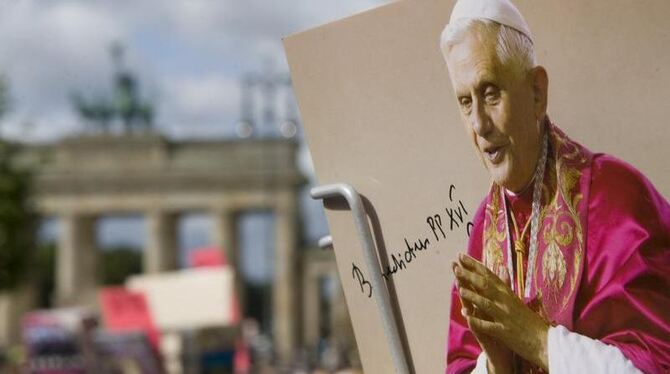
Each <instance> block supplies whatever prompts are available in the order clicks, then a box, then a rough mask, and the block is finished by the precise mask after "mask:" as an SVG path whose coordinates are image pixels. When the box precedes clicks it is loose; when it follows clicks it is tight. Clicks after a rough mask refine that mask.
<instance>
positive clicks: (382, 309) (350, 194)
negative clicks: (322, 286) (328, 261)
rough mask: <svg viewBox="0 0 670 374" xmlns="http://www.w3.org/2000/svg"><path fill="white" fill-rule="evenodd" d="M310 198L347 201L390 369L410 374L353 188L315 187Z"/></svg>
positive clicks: (325, 242)
mask: <svg viewBox="0 0 670 374" xmlns="http://www.w3.org/2000/svg"><path fill="white" fill-rule="evenodd" d="M310 194H311V195H312V198H314V199H327V198H332V197H336V196H339V197H343V198H344V199H346V200H347V203H348V204H349V207H350V208H351V212H352V213H353V215H354V222H355V224H356V231H357V232H358V239H359V240H360V242H361V245H362V247H363V255H364V256H365V262H366V265H367V268H368V269H367V270H368V273H369V274H370V283H371V284H372V289H373V290H374V294H375V301H376V302H377V308H378V310H379V314H380V315H381V318H382V324H383V326H384V334H385V335H386V341H387V343H388V345H389V348H390V349H391V357H392V358H393V365H394V366H395V368H396V373H399V374H409V369H408V366H407V358H406V357H405V353H404V351H403V349H402V344H401V342H400V335H399V333H398V324H397V323H396V320H395V316H394V314H393V309H392V308H391V302H390V298H389V293H388V290H387V288H386V285H385V284H384V281H383V280H382V273H381V269H380V266H379V260H378V259H377V251H376V250H375V245H374V242H373V240H372V232H371V231H370V226H369V225H368V220H367V215H366V213H365V208H364V206H363V201H362V200H361V197H360V195H359V194H358V192H356V190H355V189H354V188H353V187H352V186H350V185H348V184H345V183H337V184H329V185H325V186H317V187H314V188H312V190H311V191H310ZM332 240H333V239H332V237H330V236H326V237H324V238H322V239H321V240H319V246H321V247H324V246H329V245H332Z"/></svg>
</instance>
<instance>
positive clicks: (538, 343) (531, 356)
mask: <svg viewBox="0 0 670 374" xmlns="http://www.w3.org/2000/svg"><path fill="white" fill-rule="evenodd" d="M452 269H453V271H454V275H455V276H456V280H457V283H456V284H457V286H458V294H459V295H460V298H461V304H462V305H463V309H462V311H461V313H462V314H463V316H464V317H465V320H466V321H467V323H468V327H469V328H470V330H471V331H472V332H473V334H474V335H475V337H476V338H477V340H478V341H479V342H480V345H481V346H482V349H483V350H484V351H485V352H486V353H487V356H488V357H489V360H491V359H492V358H493V359H494V360H498V362H506V361H508V356H509V354H507V355H506V354H505V352H506V351H507V349H508V350H510V351H513V352H516V353H517V354H518V355H520V356H521V357H523V358H525V359H526V360H528V361H530V362H532V363H534V364H535V365H537V366H539V367H540V368H542V369H544V370H545V371H547V370H548V369H547V366H548V364H547V332H548V330H549V324H548V323H547V322H546V321H545V320H544V319H543V318H542V317H541V316H540V315H539V314H537V313H535V312H534V311H533V310H531V309H530V308H529V307H528V306H526V305H525V304H524V303H523V302H522V301H521V299H519V298H518V297H517V296H516V295H515V294H514V293H513V292H512V290H511V289H510V287H509V286H508V285H507V284H506V283H505V282H503V280H501V279H500V278H499V277H498V276H497V275H495V274H494V273H493V272H491V271H490V270H489V269H488V268H486V266H484V265H483V264H482V263H480V262H479V261H477V260H475V259H474V258H472V257H470V256H468V255H465V254H461V255H459V258H458V261H457V262H454V263H453V264H452ZM506 275H507V274H506ZM507 278H509V276H507ZM501 345H502V346H504V347H501ZM489 364H490V362H489ZM507 364H511V363H509V362H508V363H507ZM507 364H505V365H507Z"/></svg>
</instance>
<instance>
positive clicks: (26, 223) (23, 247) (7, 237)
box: [0, 78, 35, 291]
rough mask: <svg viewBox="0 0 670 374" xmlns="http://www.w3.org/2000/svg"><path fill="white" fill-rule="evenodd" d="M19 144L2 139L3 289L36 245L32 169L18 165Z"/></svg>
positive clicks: (1, 109) (3, 105)
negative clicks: (34, 238)
mask: <svg viewBox="0 0 670 374" xmlns="http://www.w3.org/2000/svg"><path fill="white" fill-rule="evenodd" d="M0 82H1V83H0V118H1V117H2V115H4V114H5V113H6V111H7V110H8V105H9V94H8V85H7V80H6V79H4V78H0ZM18 151H19V146H18V145H17V144H13V143H10V142H8V141H6V140H4V139H0V291H2V290H10V289H13V288H14V287H16V286H17V285H18V284H19V283H20V282H21V281H22V280H23V277H24V276H25V273H26V268H27V265H28V261H29V259H30V255H31V249H32V247H33V233H34V230H33V228H34V222H35V220H34V215H33V214H32V212H31V209H30V208H29V194H30V173H29V171H28V170H25V169H21V168H19V167H17V165H16V163H15V160H16V155H17V153H18Z"/></svg>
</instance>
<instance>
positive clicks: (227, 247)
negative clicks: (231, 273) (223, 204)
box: [212, 208, 238, 268]
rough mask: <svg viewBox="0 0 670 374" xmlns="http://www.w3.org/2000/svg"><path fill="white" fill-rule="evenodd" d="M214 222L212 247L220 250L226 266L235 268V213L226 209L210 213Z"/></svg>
mask: <svg viewBox="0 0 670 374" xmlns="http://www.w3.org/2000/svg"><path fill="white" fill-rule="evenodd" d="M212 218H213V222H214V235H213V240H214V245H216V246H217V247H219V248H221V250H222V251H223V256H224V257H225V258H226V261H227V262H228V264H230V265H231V266H233V268H236V267H237V260H238V259H237V247H236V246H237V243H236V241H237V240H236V232H235V213H234V212H233V211H232V210H231V209H228V208H223V209H218V210H216V211H214V212H213V213H212Z"/></svg>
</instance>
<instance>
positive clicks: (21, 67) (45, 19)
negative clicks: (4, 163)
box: [0, 0, 384, 141]
mask: <svg viewBox="0 0 670 374" xmlns="http://www.w3.org/2000/svg"><path fill="white" fill-rule="evenodd" d="M382 3H384V1H383V0H282V1H276V0H244V1H242V0H237V1H233V0H221V1H214V0H207V1H206V0H183V1H176V0H175V1H163V0H144V1H131V0H114V1H91V0H86V1H84V0H80V1H76V0H75V1H46V0H44V1H37V0H0V73H1V74H4V75H6V76H7V77H8V79H9V83H10V85H11V96H12V99H13V110H12V111H11V112H10V114H9V115H8V116H6V117H5V118H4V119H3V120H2V122H1V123H0V124H1V125H2V126H1V127H0V131H1V132H2V134H3V135H5V136H9V137H13V138H16V137H20V138H21V139H29V140H33V141H48V140H52V139H54V138H58V137H60V136H63V135H67V134H71V133H73V132H76V131H78V130H80V129H81V128H82V124H81V121H79V120H78V119H77V116H76V113H75V112H74V111H73V109H72V107H71V105H70V102H69V94H70V93H71V92H74V91H78V92H81V93H83V94H85V95H105V94H107V93H108V92H109V91H110V84H111V82H110V77H111V74H112V71H113V65H112V63H111V60H110V57H109V46H110V44H111V43H112V42H114V41H118V42H121V43H123V44H124V45H125V46H126V52H125V57H126V62H127V65H128V67H129V68H130V69H131V70H134V71H135V72H136V73H137V74H138V75H139V76H140V79H141V82H140V83H141V89H142V94H143V95H144V97H146V98H147V99H149V100H150V101H152V102H154V103H155V105H156V109H157V118H156V125H157V126H158V127H159V128H160V129H161V130H163V131H164V132H165V133H166V134H168V135H170V136H172V137H182V138H183V137H210V136H219V135H222V136H225V135H231V134H232V133H233V131H234V125H233V124H234V123H235V121H236V119H237V116H238V112H239V89H238V87H239V77H240V76H241V75H243V74H244V73H248V72H258V71H261V70H263V69H272V70H274V71H276V72H286V71H287V66H286V62H285V58H284V54H283V50H282V46H281V37H283V36H286V35H289V34H291V33H294V32H298V31H302V30H305V29H308V28H310V27H313V26H317V25H319V24H322V23H325V22H329V21H332V20H335V19H338V18H341V17H345V16H348V15H351V14H354V13H357V12H359V11H363V10H366V9H369V8H372V7H375V6H377V5H380V4H382Z"/></svg>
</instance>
